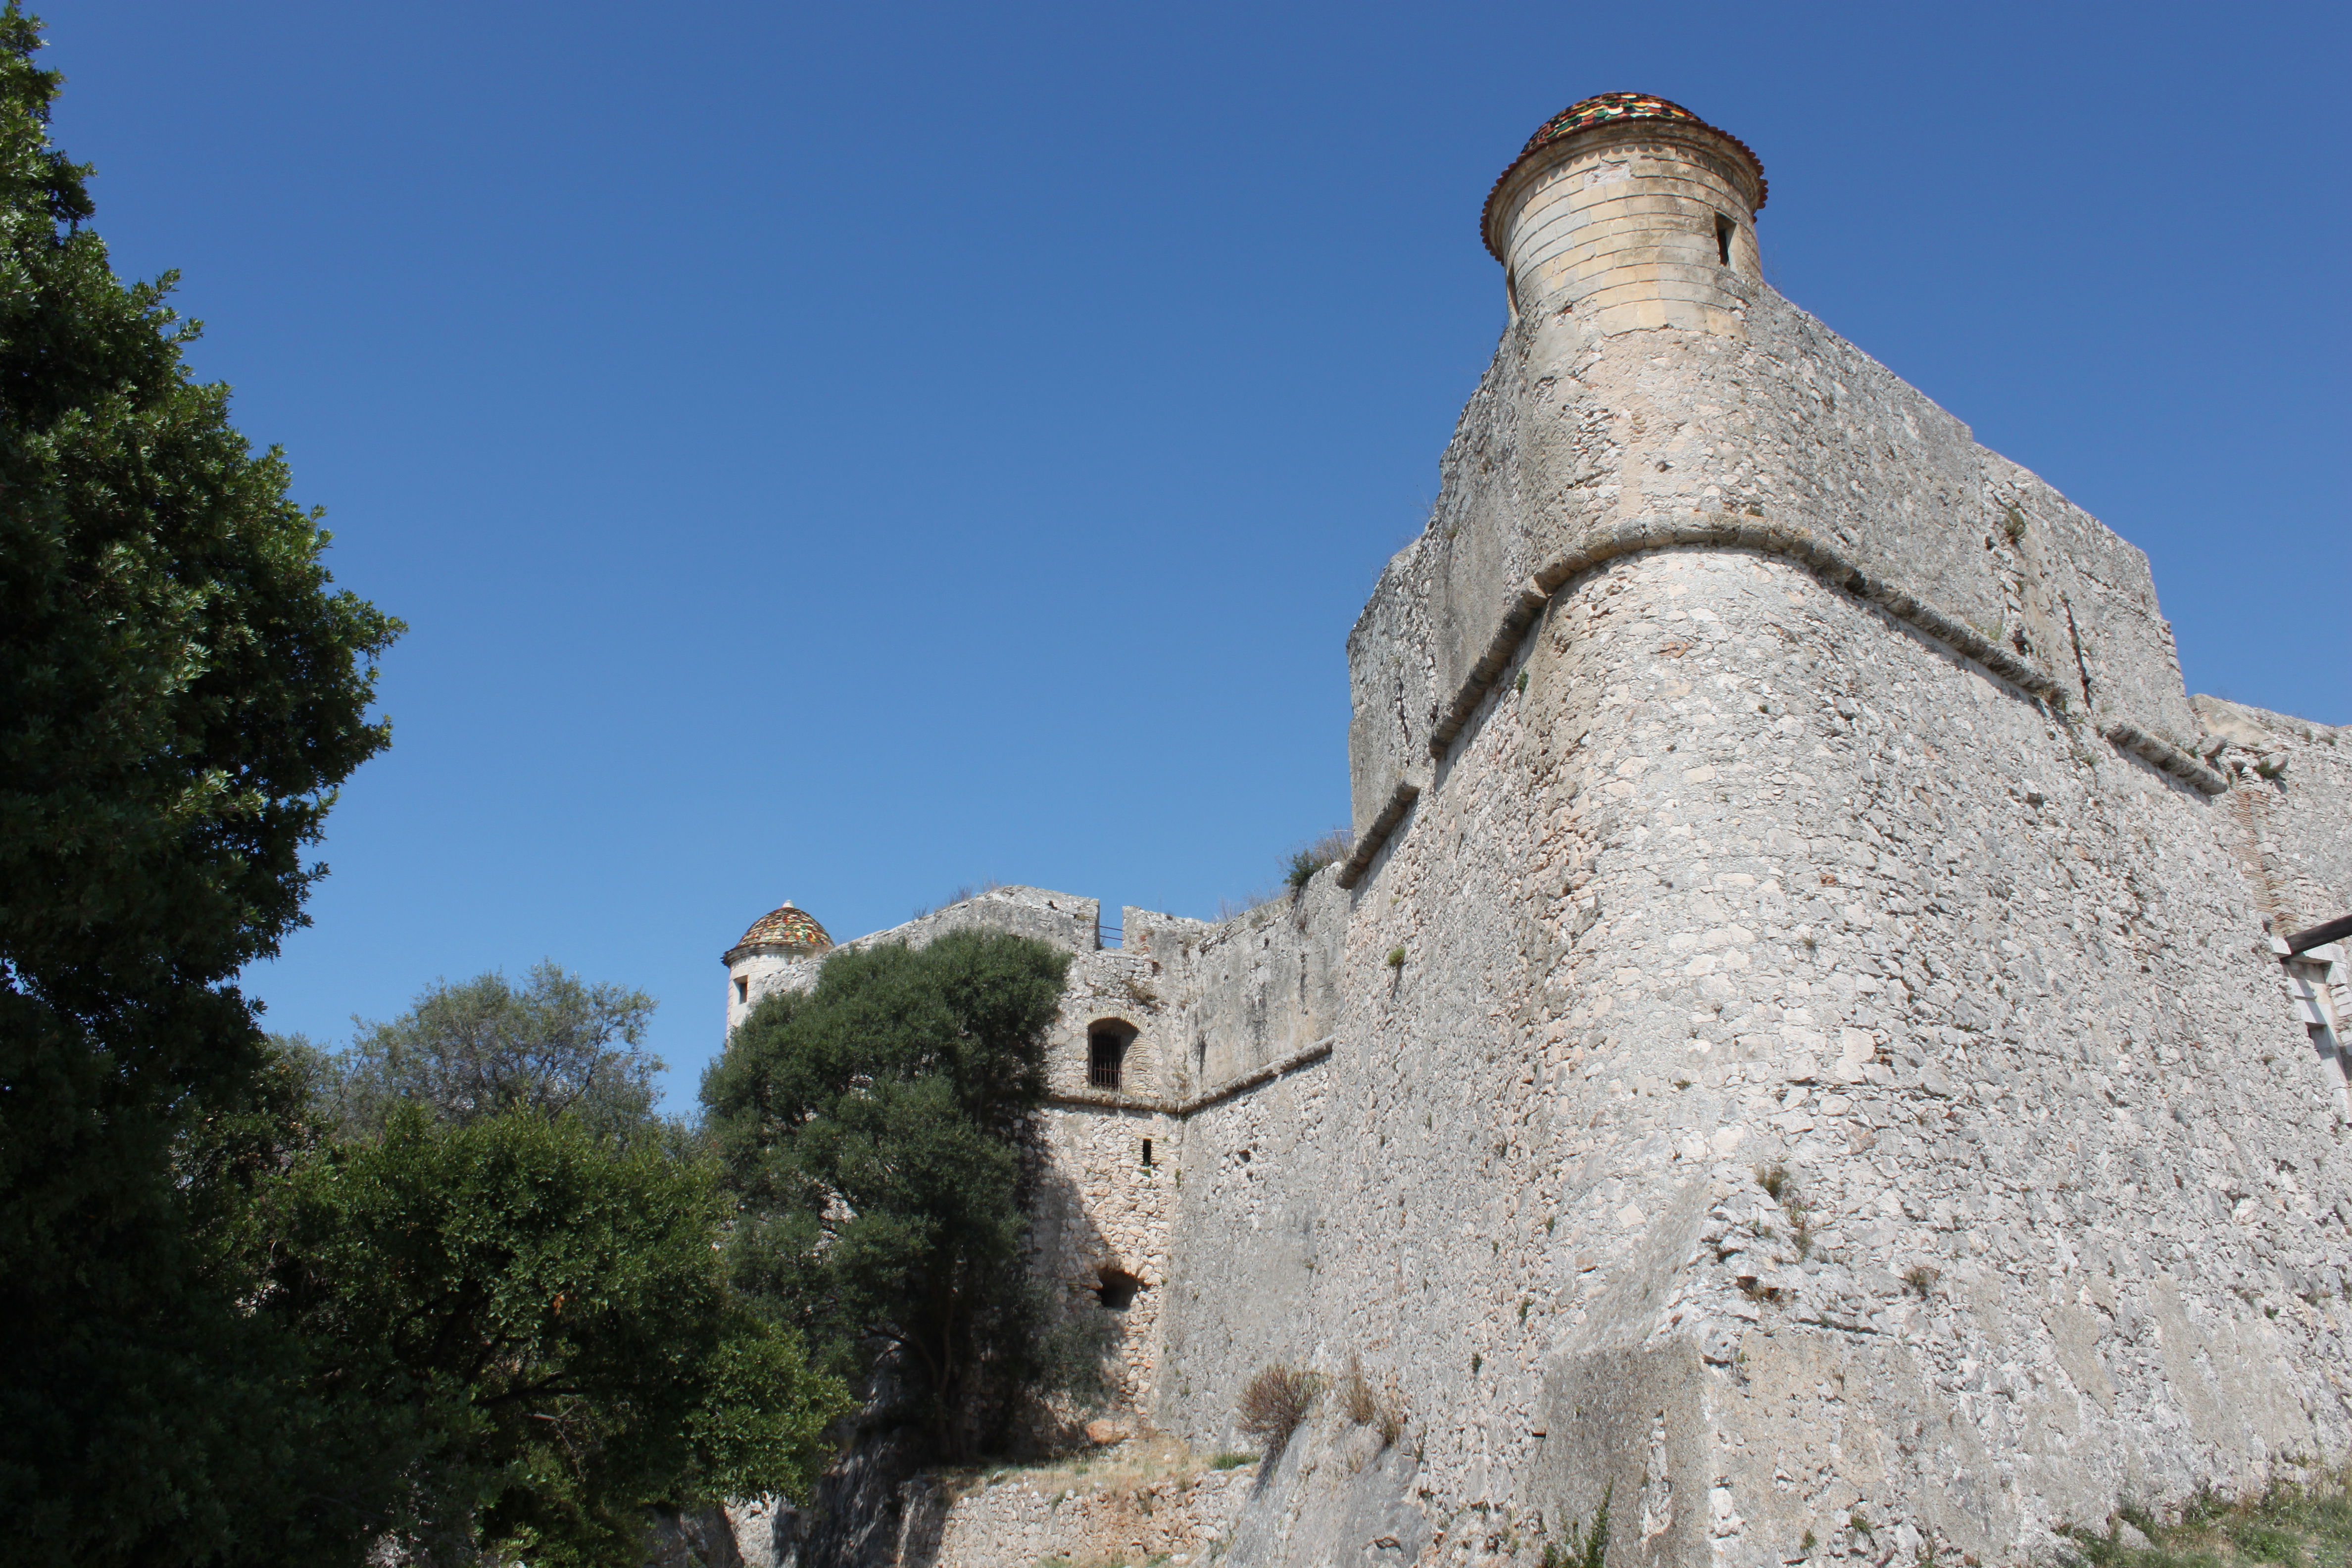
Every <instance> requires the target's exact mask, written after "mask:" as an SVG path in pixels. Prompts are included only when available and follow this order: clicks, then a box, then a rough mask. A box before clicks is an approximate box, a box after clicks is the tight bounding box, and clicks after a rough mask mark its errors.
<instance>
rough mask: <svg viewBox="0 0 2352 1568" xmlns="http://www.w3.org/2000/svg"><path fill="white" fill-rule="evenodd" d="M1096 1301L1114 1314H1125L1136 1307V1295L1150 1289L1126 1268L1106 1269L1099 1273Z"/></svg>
mask: <svg viewBox="0 0 2352 1568" xmlns="http://www.w3.org/2000/svg"><path fill="white" fill-rule="evenodd" d="M1095 1279H1096V1280H1097V1284H1096V1286H1095V1300H1098V1301H1100V1302H1101V1303H1102V1304H1103V1305H1104V1306H1105V1307H1106V1308H1108V1309H1109V1310H1111V1311H1114V1312H1124V1311H1126V1310H1128V1309H1129V1307H1132V1306H1134V1305H1135V1293H1136V1292H1137V1291H1138V1290H1142V1289H1149V1287H1147V1286H1146V1285H1145V1284H1144V1283H1143V1281H1142V1280H1140V1279H1137V1278H1136V1277H1135V1276H1134V1275H1132V1274H1129V1272H1128V1271H1127V1270H1126V1269H1124V1268H1105V1269H1101V1270H1099V1271H1097V1274H1096V1276H1095Z"/></svg>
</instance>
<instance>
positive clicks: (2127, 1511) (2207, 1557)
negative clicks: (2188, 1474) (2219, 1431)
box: [2059, 1467, 2352, 1568]
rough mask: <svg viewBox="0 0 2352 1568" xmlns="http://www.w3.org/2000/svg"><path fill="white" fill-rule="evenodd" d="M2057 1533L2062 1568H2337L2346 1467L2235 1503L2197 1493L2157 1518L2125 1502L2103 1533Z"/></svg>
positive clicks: (2345, 1555) (2349, 1519)
mask: <svg viewBox="0 0 2352 1568" xmlns="http://www.w3.org/2000/svg"><path fill="white" fill-rule="evenodd" d="M2126 1531H2130V1533H2129V1534H2126ZM2059 1533H2060V1534H2062V1535H2063V1536H2064V1537H2065V1538H2066V1542H2067V1544H2066V1546H2065V1548H2064V1549H2063V1550H2062V1552H2060V1554H2059V1562H2060V1563H2061V1564H2062V1568H2235V1565H2237V1564H2240V1563H2249V1564H2251V1563H2279V1564H2283V1565H2284V1568H2343V1565H2344V1564H2345V1563H2347V1562H2352V1467H2347V1468H2338V1469H2336V1470H2334V1471H2332V1472H2329V1473H2326V1474H2325V1475H2323V1476H2322V1477H2321V1478H2320V1479H2318V1480H2317V1481H2315V1482H2314V1483H2312V1484H2309V1485H2298V1484H2297V1483H2295V1482H2293V1481H2279V1482H2275V1483H2273V1485H2272V1486H2271V1488H2270V1489H2268V1490H2267V1491H2263V1492H2261V1493H2258V1494H2254V1495H2251V1496H2247V1497H2242V1498H2238V1499H2235V1500H2232V1499H2231V1498H2228V1497H2225V1496H2223V1495H2221V1493H2219V1492H2214V1491H2210V1490H2209V1491H2203V1492H2200V1493H2199V1494H2198V1495H2197V1496H2196V1497H2194V1498H2191V1499H2190V1500H2189V1501H2188V1502H2187V1503H2185V1504H2183V1505H2182V1506H2181V1507H2180V1508H2179V1510H2175V1511H2173V1512H2171V1513H2169V1514H2166V1515H2162V1516H2159V1515H2158V1514H2156V1513H2153V1512H2151V1511H2150V1510H2147V1509H2143V1508H2138V1507H2134V1506H2129V1505H2126V1507H2123V1508H2119V1509H2117V1510H2116V1512H2115V1514H2114V1516H2113V1517H2112V1518H2111V1519H2109V1520H2108V1521H2107V1528H2106V1531H2105V1533H2101V1532H2099V1531H2094V1530H2089V1529H2084V1528H2079V1527H2077V1528H2067V1529H2062V1530H2061V1531H2060V1532H2059Z"/></svg>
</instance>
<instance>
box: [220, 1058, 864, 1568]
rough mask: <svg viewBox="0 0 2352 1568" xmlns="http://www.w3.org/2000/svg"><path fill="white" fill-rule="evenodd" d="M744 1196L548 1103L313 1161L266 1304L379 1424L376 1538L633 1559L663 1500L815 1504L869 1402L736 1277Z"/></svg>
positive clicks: (542, 1559) (281, 1225)
mask: <svg viewBox="0 0 2352 1568" xmlns="http://www.w3.org/2000/svg"><path fill="white" fill-rule="evenodd" d="M727 1206H728V1205H727V1202H726V1199H725V1197H724V1195H723V1194H722V1193H721V1192H720V1189H719V1173H718V1170H717V1168H716V1166H715V1165H714V1164H713V1163H711V1162H709V1161H708V1160H702V1161H693V1162H681V1161H679V1160H677V1159H676V1158H675V1157H673V1156H672V1154H671V1153H670V1152H667V1150H664V1149H661V1148H659V1147H656V1146H655V1145H653V1144H651V1143H647V1142H636V1143H635V1144H631V1145H627V1146H620V1145H616V1144H615V1143H614V1142H613V1141H612V1140H611V1139H609V1138H607V1137H604V1136H601V1135H599V1134H598V1133H597V1132H595V1131H593V1130H592V1129H591V1128H589V1127H588V1126H587V1125H585V1124H584V1123H583V1121H580V1120H579V1119H578V1118H577V1117H574V1116H570V1115H563V1116H557V1117H553V1118H551V1117H548V1116H545V1115H542V1114H540V1113H539V1112H538V1111H536V1110H533V1109H531V1108H530V1107H529V1106H527V1105H526V1106H517V1107H515V1108H512V1109H509V1110H506V1111H503V1112H500V1113H498V1114H494V1115H489V1116H483V1117H477V1118H472V1119H469V1120H467V1121H457V1122H449V1121H436V1120H434V1119H433V1118H432V1117H431V1116H429V1115H428V1114H427V1111H426V1110H425V1107H422V1106H418V1105H413V1104H412V1105H404V1106H401V1107H398V1108H395V1109H394V1110H393V1111H392V1113H391V1114H390V1116H389V1117H388V1118H387V1121H386V1125H385V1128H384V1130H383V1135H382V1136H381V1137H379V1138H374V1139H363V1140H356V1141H351V1142H340V1143H331V1144H326V1145H322V1146H320V1148H319V1149H318V1150H316V1151H315V1152H313V1153H312V1154H310V1156H309V1157H307V1158H303V1159H300V1160H298V1161H297V1162H296V1163H294V1165H293V1168H292V1170H291V1172H290V1173H289V1174H288V1175H287V1176H286V1177H284V1178H283V1180H282V1181H281V1182H280V1183H278V1184H277V1185H276V1187H275V1188H274V1189H273V1190H271V1191H269V1192H268V1193H267V1194H264V1199H263V1203H262V1205H261V1214H262V1216H263V1217H262V1218H261V1219H260V1221H259V1222H258V1223H259V1226H260V1229H261V1231H262V1233H263V1238H264V1240H265V1241H266V1245H267V1247H268V1252H269V1255H270V1256H271V1258H273V1264H272V1267H271V1268H270V1269H269V1271H268V1286H267V1289H265V1290H264V1291H263V1293H262V1294H261V1295H260V1297H259V1299H258V1307H259V1310H260V1311H261V1312H262V1314H263V1315H264V1316H267V1317H269V1318H272V1319H275V1320H277V1321H283V1322H285V1323H287V1324H288V1325H289V1327H290V1328H292V1329H293V1330H295V1331H296V1337H297V1338H299V1340H300V1341H301V1342H303V1343H305V1344H306V1345H308V1346H309V1347H310V1353H311V1355H312V1358H313V1365H314V1366H316V1367H317V1368H318V1369H319V1375H318V1378H317V1384H316V1385H317V1388H318V1392H319V1395H320V1398H321V1399H322V1400H324V1401H326V1402H328V1404H329V1405H331V1406H332V1407H334V1408H335V1409H337V1410H347V1411H350V1412H351V1413H352V1416H353V1418H352V1420H350V1421H349V1422H347V1423H343V1424H341V1425H343V1426H349V1427H352V1428H360V1427H365V1428H366V1429H368V1430H370V1431H372V1432H373V1434H374V1435H375V1446H374V1447H373V1450H372V1452H371V1454H370V1456H369V1459H370V1461H371V1462H370V1463H369V1464H368V1465H366V1466H361V1467H354V1468H353V1469H352V1480H353V1482H354V1484H355V1486H356V1488H357V1489H360V1490H361V1491H363V1492H365V1493H366V1494H367V1496H366V1497H365V1500H364V1502H363V1504H362V1508H361V1511H362V1513H363V1514H364V1515H365V1516H366V1518H367V1521H368V1523H369V1526H370V1530H371V1531H372V1532H373V1531H383V1532H384V1533H386V1534H387V1535H389V1536H390V1537H391V1538H393V1539H395V1540H400V1541H403V1542H405V1544H406V1545H407V1546H408V1548H409V1549H410V1550H411V1551H412V1552H415V1553H418V1554H420V1555H422V1556H423V1557H424V1558H425V1559H426V1560H428V1561H434V1562H472V1561H474V1560H475V1554H476V1553H477V1552H485V1551H487V1552H492V1553H494V1554H519V1555H520V1556H521V1557H522V1558H524V1559H525V1560H527V1561H530V1562H532V1563H579V1564H592V1563H593V1564H611V1565H613V1568H636V1565H637V1564H638V1563H642V1562H643V1560H644V1552H645V1547H644V1530H645V1521H646V1510H647V1509H648V1508H649V1507H650V1506H652V1505H654V1504H656V1503H660V1502H673V1503H684V1502H690V1501H695V1500H705V1499H715V1498H720V1497H729V1496H739V1497H740V1496H750V1495H754V1494H758V1493H761V1492H782V1493H786V1494H788V1495H792V1496H794V1497H799V1498H803V1499H804V1498H805V1497H806V1496H807V1495H808V1488H809V1485H810V1483H811V1481H812V1480H813V1479H814V1476H815V1473H816V1471H817V1469H818V1468H820V1467H821V1466H822V1465H823V1463H824V1458H825V1453H826V1449H825V1446H824V1441H823V1436H822V1435H823V1431H824V1427H825V1426H826V1425H827V1424H828V1423H829V1422H830V1421H832V1420H833V1419H834V1417H835V1416H836V1415H840V1414H841V1413H842V1412H843V1411H844V1410H845V1409H846V1408H847V1405H848V1398H847V1395H846V1394H845V1391H844V1390H843V1388H842V1386H841V1384H839V1382H838V1381H836V1380H835V1379H832V1378H829V1377H825V1376H823V1375H821V1374H818V1373H814V1371H812V1370H811V1369H810V1367H809V1365H808V1362H807V1358H806V1357H805V1355H804V1354H803V1352H802V1349H801V1345H800V1342H799V1340H798V1338H797V1336H796V1335H795V1334H794V1332H793V1331H792V1330H790V1329H789V1328H784V1327H780V1326H776V1325H774V1324H772V1323H771V1322H769V1321H766V1320H764V1319H762V1318H761V1317H759V1316H756V1315H755V1314H753V1313H752V1312H751V1311H750V1310H748V1309H747V1308H746V1307H745V1306H744V1305H743V1304H742V1303H741V1302H740V1301H739V1300H738V1299H737V1298H736V1297H735V1296H734V1295H733V1293H732V1292H731V1291H730V1289H729V1287H728V1284H727V1281H726V1279H725V1276H724V1266H723V1259H722V1258H721V1257H720V1255H719V1251H718V1249H717V1247H716V1240H717V1238H718V1237H719V1235H720V1233H721V1226H722V1223H723V1220H724V1217H725V1212H726V1208H727ZM499 1560H504V1557H503V1556H500V1558H499Z"/></svg>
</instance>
